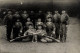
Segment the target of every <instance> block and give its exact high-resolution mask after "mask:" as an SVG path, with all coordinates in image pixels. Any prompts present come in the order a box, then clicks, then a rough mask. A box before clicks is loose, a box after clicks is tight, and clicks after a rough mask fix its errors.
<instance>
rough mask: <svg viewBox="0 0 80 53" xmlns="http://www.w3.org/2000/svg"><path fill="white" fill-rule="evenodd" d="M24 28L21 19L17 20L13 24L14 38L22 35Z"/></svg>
mask: <svg viewBox="0 0 80 53" xmlns="http://www.w3.org/2000/svg"><path fill="white" fill-rule="evenodd" d="M22 29H23V28H22V23H21V22H20V20H17V21H16V22H15V24H14V26H13V39H15V38H16V37H18V36H19V35H21V33H22Z"/></svg>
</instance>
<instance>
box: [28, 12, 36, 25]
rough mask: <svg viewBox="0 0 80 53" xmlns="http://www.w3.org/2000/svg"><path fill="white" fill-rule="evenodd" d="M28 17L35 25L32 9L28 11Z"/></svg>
mask: <svg viewBox="0 0 80 53" xmlns="http://www.w3.org/2000/svg"><path fill="white" fill-rule="evenodd" d="M29 17H30V19H31V21H32V22H33V24H34V25H35V18H36V17H35V13H34V11H31V12H30V14H29Z"/></svg>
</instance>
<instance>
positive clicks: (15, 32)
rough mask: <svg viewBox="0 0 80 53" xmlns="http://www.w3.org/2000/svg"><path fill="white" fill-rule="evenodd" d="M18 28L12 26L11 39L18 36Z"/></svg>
mask: <svg viewBox="0 0 80 53" xmlns="http://www.w3.org/2000/svg"><path fill="white" fill-rule="evenodd" d="M19 33H20V29H19V28H13V39H15V38H16V37H18V36H19Z"/></svg>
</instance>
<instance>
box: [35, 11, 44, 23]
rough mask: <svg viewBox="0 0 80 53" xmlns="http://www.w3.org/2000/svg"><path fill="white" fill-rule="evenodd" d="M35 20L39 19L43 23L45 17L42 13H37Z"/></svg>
mask: <svg viewBox="0 0 80 53" xmlns="http://www.w3.org/2000/svg"><path fill="white" fill-rule="evenodd" d="M36 18H37V19H38V18H41V20H42V22H45V15H44V13H43V12H42V11H39V13H37V15H36Z"/></svg>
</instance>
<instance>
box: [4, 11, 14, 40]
mask: <svg viewBox="0 0 80 53" xmlns="http://www.w3.org/2000/svg"><path fill="white" fill-rule="evenodd" d="M4 21H5V23H6V25H7V27H6V28H7V34H6V35H7V40H8V41H9V40H10V39H11V32H12V27H13V15H12V12H11V11H8V14H7V15H6V16H5V18H4Z"/></svg>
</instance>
